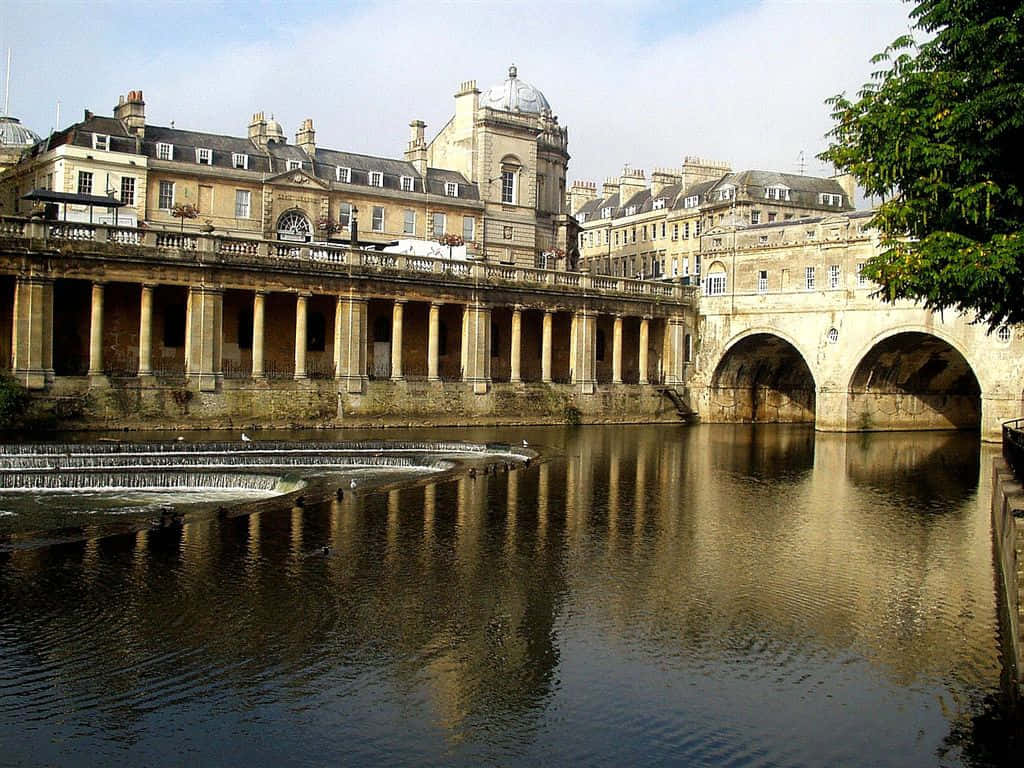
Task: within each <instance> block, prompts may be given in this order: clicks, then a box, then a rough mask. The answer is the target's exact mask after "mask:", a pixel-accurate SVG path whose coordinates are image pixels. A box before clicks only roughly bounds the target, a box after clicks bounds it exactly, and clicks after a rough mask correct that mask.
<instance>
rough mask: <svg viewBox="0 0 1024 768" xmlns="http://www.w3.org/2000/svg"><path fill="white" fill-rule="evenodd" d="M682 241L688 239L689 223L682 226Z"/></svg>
mask: <svg viewBox="0 0 1024 768" xmlns="http://www.w3.org/2000/svg"><path fill="white" fill-rule="evenodd" d="M683 239H684V240H689V239H690V222H688V221H687V222H685V223H684V224H683Z"/></svg>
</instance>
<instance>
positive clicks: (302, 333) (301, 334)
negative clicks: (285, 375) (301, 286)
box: [295, 293, 310, 381]
mask: <svg viewBox="0 0 1024 768" xmlns="http://www.w3.org/2000/svg"><path fill="white" fill-rule="evenodd" d="M309 297H310V294H308V293H299V294H297V295H296V296H295V380H296V381H298V380H299V379H308V378H309V377H308V376H307V375H306V305H307V303H308V302H309Z"/></svg>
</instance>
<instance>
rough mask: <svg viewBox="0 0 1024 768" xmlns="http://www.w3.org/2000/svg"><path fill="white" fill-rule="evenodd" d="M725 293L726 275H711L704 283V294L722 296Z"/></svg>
mask: <svg viewBox="0 0 1024 768" xmlns="http://www.w3.org/2000/svg"><path fill="white" fill-rule="evenodd" d="M724 293H725V275H724V274H721V273H719V274H716V275H709V276H708V279H707V281H706V282H705V284H704V294H705V295H706V296H722V295H723V294H724Z"/></svg>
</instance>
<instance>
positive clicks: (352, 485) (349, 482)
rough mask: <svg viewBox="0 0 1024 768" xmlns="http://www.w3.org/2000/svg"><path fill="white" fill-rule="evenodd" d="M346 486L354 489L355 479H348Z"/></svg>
mask: <svg viewBox="0 0 1024 768" xmlns="http://www.w3.org/2000/svg"><path fill="white" fill-rule="evenodd" d="M348 487H349V488H351V489H352V490H353V491H354V490H355V489H356V481H355V480H354V479H353V480H349V481H348Z"/></svg>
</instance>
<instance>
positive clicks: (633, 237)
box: [629, 227, 636, 243]
mask: <svg viewBox="0 0 1024 768" xmlns="http://www.w3.org/2000/svg"><path fill="white" fill-rule="evenodd" d="M629 238H630V242H631V243H635V242H636V227H633V228H632V229H631V230H630V232H629Z"/></svg>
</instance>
